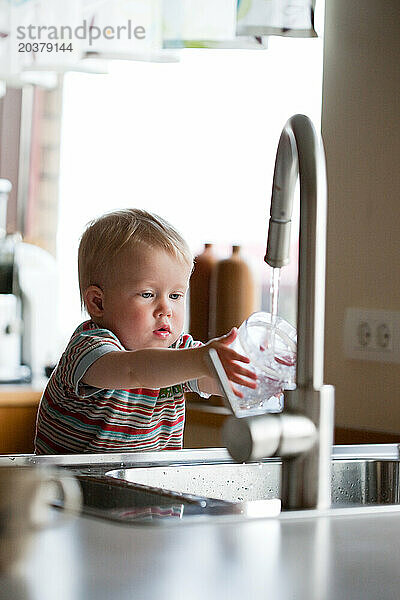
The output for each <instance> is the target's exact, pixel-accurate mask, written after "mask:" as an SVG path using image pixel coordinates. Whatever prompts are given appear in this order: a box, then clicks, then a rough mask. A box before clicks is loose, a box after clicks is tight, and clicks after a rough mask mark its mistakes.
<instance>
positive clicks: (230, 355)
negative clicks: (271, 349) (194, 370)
mask: <svg viewBox="0 0 400 600" xmlns="http://www.w3.org/2000/svg"><path fill="white" fill-rule="evenodd" d="M237 334H238V331H237V328H236V327H233V328H232V329H231V330H230V332H229V333H227V334H225V335H222V336H221V337H218V338H214V339H212V340H210V341H209V342H207V344H205V345H204V346H203V348H205V351H206V352H207V353H208V350H209V349H210V348H214V350H216V351H217V353H218V357H219V359H220V361H221V363H222V366H223V367H224V369H225V373H226V376H227V377H228V379H229V381H230V382H231V384H233V383H238V384H239V385H244V386H245V387H249V388H252V389H255V388H256V387H257V383H256V380H257V376H256V374H255V373H253V371H251V370H250V369H246V368H245V367H243V366H242V365H241V364H240V363H249V362H250V359H249V358H248V357H247V356H244V355H243V354H239V353H238V352H236V350H233V348H230V347H229V346H230V344H232V342H233V341H234V340H235V339H236V337H237ZM232 390H233V391H234V393H235V394H236V395H237V396H239V398H242V397H243V394H242V392H240V391H239V390H237V389H236V388H235V386H234V385H232Z"/></svg>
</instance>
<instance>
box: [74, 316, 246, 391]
mask: <svg viewBox="0 0 400 600" xmlns="http://www.w3.org/2000/svg"><path fill="white" fill-rule="evenodd" d="M236 335H237V329H235V328H234V329H232V330H231V331H230V332H229V333H228V334H227V335H224V336H222V337H219V338H215V339H213V340H210V341H209V342H208V343H207V344H205V345H204V346H200V347H198V348H185V349H182V350H179V349H178V350H175V349H171V348H148V349H143V350H133V351H126V352H109V353H107V354H105V355H103V356H101V357H100V358H99V359H97V360H96V362H94V363H93V364H92V365H91V366H90V367H89V368H88V370H87V371H86V373H85V375H84V376H83V378H82V381H83V383H85V384H87V385H90V386H93V387H97V388H101V389H131V388H142V387H143V388H161V387H168V386H170V385H175V384H178V383H183V382H184V381H188V380H191V379H202V378H207V380H208V378H210V376H211V370H210V366H209V357H208V350H209V349H210V348H215V350H216V351H217V352H218V356H219V358H220V360H221V362H222V365H223V367H224V369H225V371H226V374H227V376H228V379H229V380H230V381H231V382H232V383H239V384H242V385H245V386H247V387H252V388H255V387H256V383H255V375H254V373H253V372H252V371H250V370H249V369H246V368H245V367H244V366H242V365H241V364H240V363H249V362H250V361H249V359H248V358H247V357H246V356H243V355H241V354H238V353H237V352H236V351H235V350H233V349H232V348H229V345H230V344H231V343H232V342H233V340H234V339H235V337H236ZM215 390H216V391H215V393H220V392H219V391H218V386H217V385H216V386H215Z"/></svg>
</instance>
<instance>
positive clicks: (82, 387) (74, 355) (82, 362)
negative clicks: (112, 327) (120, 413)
mask: <svg viewBox="0 0 400 600" xmlns="http://www.w3.org/2000/svg"><path fill="white" fill-rule="evenodd" d="M115 351H124V347H123V346H122V344H121V342H120V341H119V340H118V338H117V337H116V336H115V335H114V334H113V333H112V332H111V331H109V330H108V329H89V330H87V331H77V332H75V334H74V335H73V336H72V338H71V339H70V341H69V344H68V346H67V348H66V350H65V352H64V353H63V355H62V357H61V359H60V362H59V365H58V369H57V371H56V377H57V379H58V383H59V384H62V385H63V386H66V387H67V389H70V390H73V392H74V393H75V394H76V395H77V396H79V397H80V398H88V397H90V396H93V395H94V394H96V393H97V392H98V391H99V388H96V387H92V386H89V385H86V384H84V383H83V382H82V378H83V376H84V375H85V373H86V371H87V370H88V368H89V367H90V366H91V365H92V364H93V363H94V362H95V361H96V360H97V359H98V358H100V357H101V356H103V355H104V354H107V353H108V352H115Z"/></svg>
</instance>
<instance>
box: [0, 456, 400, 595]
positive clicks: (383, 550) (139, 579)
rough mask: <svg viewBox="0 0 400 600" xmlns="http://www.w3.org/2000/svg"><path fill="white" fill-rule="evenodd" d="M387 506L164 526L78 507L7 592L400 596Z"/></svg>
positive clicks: (393, 525)
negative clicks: (115, 519)
mask: <svg viewBox="0 0 400 600" xmlns="http://www.w3.org/2000/svg"><path fill="white" fill-rule="evenodd" d="M3 460H4V459H3ZM386 508H387V509H388V511H387V512H378V513H376V514H371V513H368V514H367V513H365V514H357V515H355V516H348V515H347V516H346V515H343V516H324V514H323V513H321V516H319V517H315V518H309V517H308V516H307V515H308V514H311V513H307V512H304V513H299V512H296V513H283V514H282V515H281V516H280V517H279V518H277V517H276V518H264V519H259V520H257V519H256V520H248V521H243V520H241V521H235V522H232V521H229V522H224V521H209V522H206V523H197V524H192V523H188V524H184V523H182V524H179V525H173V526H163V527H146V526H129V525H121V524H118V523H112V522H107V521H102V520H99V519H95V518H93V517H88V516H83V515H82V516H74V517H71V518H70V519H69V520H68V521H65V523H63V524H61V525H60V526H59V527H58V528H54V529H51V530H47V531H44V532H41V533H39V534H38V535H37V537H36V540H35V547H34V548H33V552H32V553H31V555H30V558H29V560H28V561H27V564H26V574H25V576H24V577H22V578H20V579H19V580H17V579H11V578H10V577H5V576H3V577H1V576H0V598H1V600H3V599H4V600H6V599H7V600H50V599H51V600H54V599H57V600H92V599H96V600H103V599H104V600H110V599H115V600H120V599H121V600H122V599H125V598H126V599H128V598H129V599H130V600H131V599H132V598H138V599H140V600H154V599H156V598H174V599H175V598H176V599H179V600H180V599H182V600H184V599H185V600H188V599H190V600H197V599H199V600H200V598H201V599H202V600H203V599H204V598H207V600H222V599H225V598H226V599H228V598H229V600H239V599H240V600H243V599H244V598H245V599H249V600H253V599H254V600H258V599H260V600H261V599H263V600H264V599H265V598H271V599H279V600H283V599H285V600H289V599H291V600H293V599H296V600H325V599H326V600H342V599H343V600H350V599H354V600H355V599H360V600H361V599H362V600H377V599H378V598H379V600H389V599H390V600H398V598H399V597H400V574H399V564H400V512H395V511H394V512H391V509H390V507H386ZM397 510H399V509H398V507H397ZM314 514H315V513H314Z"/></svg>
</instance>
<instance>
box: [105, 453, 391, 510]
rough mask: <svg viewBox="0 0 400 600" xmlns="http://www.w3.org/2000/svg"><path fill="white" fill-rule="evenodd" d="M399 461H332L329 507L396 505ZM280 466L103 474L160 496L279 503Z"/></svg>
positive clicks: (193, 467)
mask: <svg viewBox="0 0 400 600" xmlns="http://www.w3.org/2000/svg"><path fill="white" fill-rule="evenodd" d="M399 466H400V461H399V460H375V459H357V458H355V459H343V460H340V459H334V460H333V461H332V504H333V505H334V506H348V505H358V506H359V505H382V504H398V503H399V498H400V492H399ZM280 470H281V462H280V460H279V459H268V460H265V461H262V462H259V463H246V464H235V463H233V464H197V465H181V466H173V465H169V466H157V467H152V468H150V469H149V468H140V467H137V468H124V469H115V470H111V471H109V472H108V473H107V476H108V477H112V478H114V479H117V480H119V481H125V482H127V483H130V484H133V485H134V486H137V487H138V488H141V489H142V490H147V491H150V490H153V492H157V493H158V494H159V495H162V494H168V493H169V492H175V493H178V494H180V495H182V498H183V500H184V499H185V497H188V496H190V497H193V496H194V497H203V498H208V499H218V500H222V501H225V502H233V503H242V502H249V501H257V500H270V499H274V498H279V489H280ZM155 488H156V489H155Z"/></svg>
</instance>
